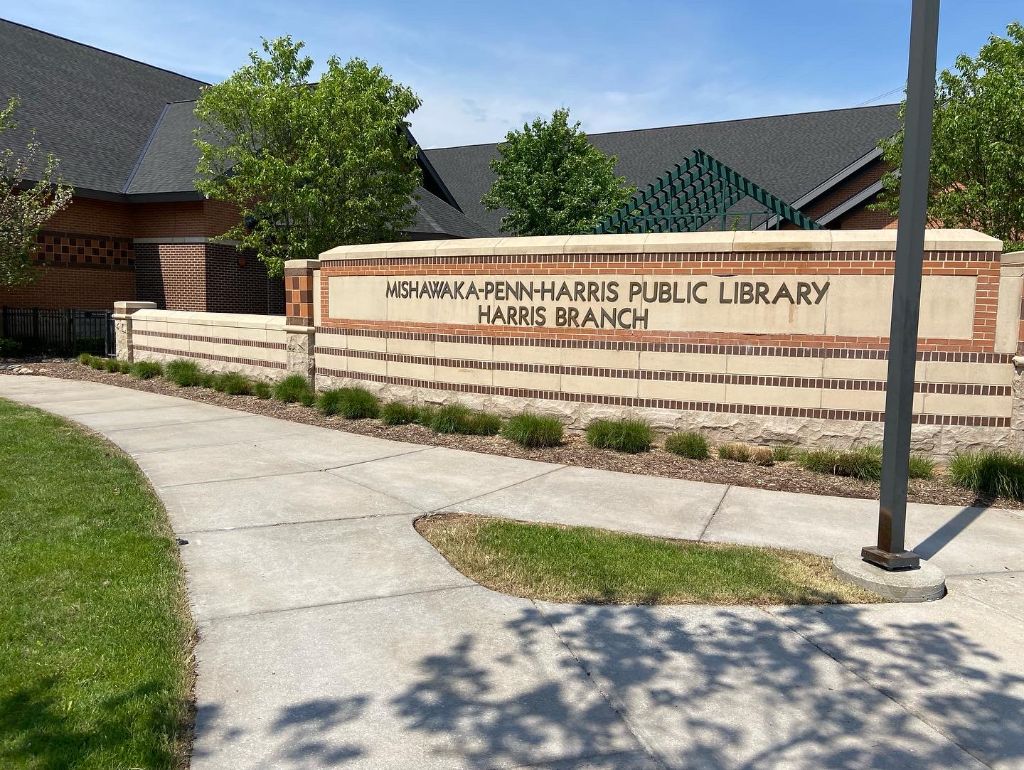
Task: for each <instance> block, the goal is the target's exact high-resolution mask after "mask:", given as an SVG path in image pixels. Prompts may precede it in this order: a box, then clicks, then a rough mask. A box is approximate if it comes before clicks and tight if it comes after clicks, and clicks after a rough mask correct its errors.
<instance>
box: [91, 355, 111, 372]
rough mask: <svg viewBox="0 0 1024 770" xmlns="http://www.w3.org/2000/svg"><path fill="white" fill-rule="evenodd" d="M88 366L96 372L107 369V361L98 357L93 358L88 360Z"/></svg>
mask: <svg viewBox="0 0 1024 770" xmlns="http://www.w3.org/2000/svg"><path fill="white" fill-rule="evenodd" d="M89 366H91V367H92V368H93V369H95V370H96V371H99V370H101V369H106V368H107V359H105V358H102V357H100V356H93V357H92V358H91V359H89Z"/></svg>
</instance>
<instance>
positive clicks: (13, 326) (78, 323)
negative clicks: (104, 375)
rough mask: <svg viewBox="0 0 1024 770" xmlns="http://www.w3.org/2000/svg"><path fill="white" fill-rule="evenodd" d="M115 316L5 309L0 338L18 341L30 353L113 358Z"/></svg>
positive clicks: (0, 317)
mask: <svg viewBox="0 0 1024 770" xmlns="http://www.w3.org/2000/svg"><path fill="white" fill-rule="evenodd" d="M112 316H113V314H112V313H111V312H110V311H109V310H44V309H42V308H21V307H4V308H3V309H2V310H0V337H5V338H7V339H12V340H17V341H18V342H20V343H21V347H22V349H23V350H24V351H25V352H26V353H53V354H56V355H65V356H67V355H77V354H79V353H94V354H96V355H106V356H112V355H114V353H115V352H116V350H115V342H114V319H113V317H112Z"/></svg>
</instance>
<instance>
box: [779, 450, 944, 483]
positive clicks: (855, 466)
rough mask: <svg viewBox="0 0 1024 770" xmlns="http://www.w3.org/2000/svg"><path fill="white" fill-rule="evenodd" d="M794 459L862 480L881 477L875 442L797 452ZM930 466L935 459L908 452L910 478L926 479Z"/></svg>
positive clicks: (809, 467)
mask: <svg viewBox="0 0 1024 770" xmlns="http://www.w3.org/2000/svg"><path fill="white" fill-rule="evenodd" d="M796 461H797V463H799V465H800V466H801V467H803V468H806V469H807V470H809V471H814V472H815V473H830V474H833V475H835V476H849V477H851V478H855V479H861V480H863V481H878V480H879V479H880V478H881V477H882V448H881V447H880V446H877V445H872V446H865V447H860V448H858V449H851V450H849V451H841V450H838V449H813V450H810V451H807V452H801V453H799V454H798V455H797V456H796ZM934 470H935V463H934V462H933V461H932V460H930V459H928V458H927V457H922V456H920V455H911V456H910V474H909V475H910V478H912V479H929V478H931V477H932V474H933V472H934Z"/></svg>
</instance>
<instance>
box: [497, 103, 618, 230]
mask: <svg viewBox="0 0 1024 770" xmlns="http://www.w3.org/2000/svg"><path fill="white" fill-rule="evenodd" d="M615 161H616V159H615V158H614V157H610V156H608V155H605V154H604V153H603V152H601V151H600V150H599V149H597V148H596V147H594V145H592V144H591V143H590V142H589V140H588V139H587V135H586V134H585V133H583V131H581V130H580V124H579V122H578V121H577V122H576V123H574V124H572V125H570V124H569V111H568V110H565V109H560V110H555V112H554V114H553V115H552V116H551V120H550V121H546V120H542V119H541V118H537V119H536V120H534V121H533V122H532V123H529V124H524V125H523V128H522V130H519V131H509V133H508V134H507V135H506V136H505V141H504V143H502V144H501V145H499V146H498V157H497V158H495V159H494V160H492V161H491V168H492V169H493V170H494V172H495V173H496V174H497V179H495V180H494V184H493V186H492V187H491V189H490V190H489V191H488V192H487V193H486V194H485V195H484V197H483V199H482V203H483V204H484V205H485V206H486V207H487V208H489V209H491V210H495V209H506V211H507V213H506V214H505V215H504V216H503V217H502V218H501V229H502V230H504V231H505V232H508V233H513V234H515V235H573V234H576V233H584V232H588V231H589V230H591V229H592V228H593V227H594V225H596V224H597V223H598V222H599V221H600V220H601V219H603V218H604V217H605V216H607V215H608V214H610V213H611V212H612V211H614V210H615V209H617V208H618V207H619V206H621V205H623V204H624V203H625V202H626V201H627V200H628V199H629V196H630V195H632V194H633V193H634V192H635V191H636V188H634V187H632V186H631V185H629V184H627V183H626V180H625V178H623V177H620V176H616V175H615Z"/></svg>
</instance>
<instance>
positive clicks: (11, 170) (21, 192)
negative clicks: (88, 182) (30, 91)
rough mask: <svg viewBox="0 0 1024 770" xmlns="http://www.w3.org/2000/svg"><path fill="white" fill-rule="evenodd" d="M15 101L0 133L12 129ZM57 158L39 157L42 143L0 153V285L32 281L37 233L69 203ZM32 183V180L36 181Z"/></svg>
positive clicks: (2, 114) (3, 114)
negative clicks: (20, 151)
mask: <svg viewBox="0 0 1024 770" xmlns="http://www.w3.org/2000/svg"><path fill="white" fill-rule="evenodd" d="M18 105H19V102H18V99H17V97H11V98H10V99H9V100H8V101H7V106H6V107H4V108H3V109H0V134H3V133H4V131H6V130H8V129H10V128H14V126H15V125H16V123H15V122H14V113H15V111H16V110H17V109H18ZM56 174H57V159H56V158H55V157H53V155H49V154H48V155H46V157H45V158H42V159H40V157H39V143H38V142H37V141H36V140H35V137H34V136H33V138H32V139H31V140H29V143H28V145H27V146H26V147H25V153H24V154H23V155H20V156H19V155H16V154H15V152H14V150H12V149H10V148H7V149H4V150H0V286H18V285H21V284H24V283H28V282H30V281H32V280H33V279H34V278H35V277H36V275H37V271H36V269H35V267H34V266H33V265H32V256H33V255H34V254H35V251H36V238H37V237H38V235H39V230H40V228H41V227H42V226H43V223H45V222H46V221H47V220H48V219H50V218H51V217H52V216H53V215H54V214H56V213H57V212H58V211H60V210H61V209H63V208H64V207H65V206H67V205H68V203H69V202H70V201H71V188H70V187H68V186H67V185H64V184H62V183H61V182H60V180H59V179H58V178H57V175H56ZM33 180H34V181H33Z"/></svg>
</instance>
